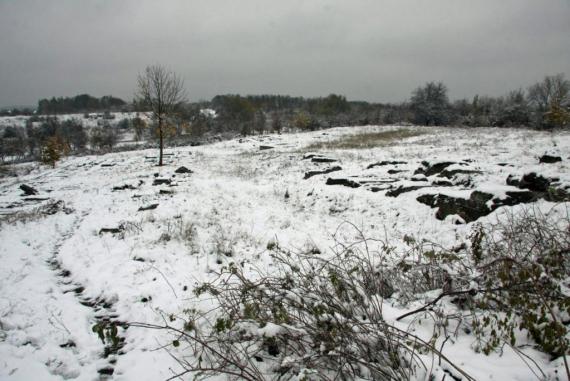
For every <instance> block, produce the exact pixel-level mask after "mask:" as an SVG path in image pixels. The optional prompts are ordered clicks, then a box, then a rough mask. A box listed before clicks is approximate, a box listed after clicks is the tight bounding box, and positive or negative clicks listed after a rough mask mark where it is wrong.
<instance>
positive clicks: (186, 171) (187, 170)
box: [174, 166, 194, 173]
mask: <svg viewBox="0 0 570 381" xmlns="http://www.w3.org/2000/svg"><path fill="white" fill-rule="evenodd" d="M174 173H194V172H192V170H191V169H188V168H186V167H185V166H182V167H179V168H178V169H177V170H176V171H174Z"/></svg>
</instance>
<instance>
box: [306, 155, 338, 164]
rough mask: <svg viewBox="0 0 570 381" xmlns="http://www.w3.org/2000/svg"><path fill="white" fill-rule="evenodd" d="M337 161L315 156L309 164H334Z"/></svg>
mask: <svg viewBox="0 0 570 381" xmlns="http://www.w3.org/2000/svg"><path fill="white" fill-rule="evenodd" d="M336 161H338V160H337V159H331V158H329V157H324V156H315V157H313V158H311V162H313V163H334V162H336Z"/></svg>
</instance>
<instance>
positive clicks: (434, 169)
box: [416, 161, 456, 176]
mask: <svg viewBox="0 0 570 381" xmlns="http://www.w3.org/2000/svg"><path fill="white" fill-rule="evenodd" d="M422 164H423V165H424V166H425V167H426V168H425V170H424V171H423V172H420V173H423V174H424V175H426V176H433V175H437V174H438V173H440V172H441V171H443V170H444V169H445V168H447V167H449V166H450V165H453V164H456V163H455V162H454V161H444V162H441V163H436V164H434V165H430V164H429V163H428V162H426V161H423V162H422ZM416 171H417V170H416Z"/></svg>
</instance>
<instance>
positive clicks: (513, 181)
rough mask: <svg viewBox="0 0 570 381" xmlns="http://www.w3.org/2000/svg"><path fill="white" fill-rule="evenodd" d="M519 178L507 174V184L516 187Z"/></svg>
mask: <svg viewBox="0 0 570 381" xmlns="http://www.w3.org/2000/svg"><path fill="white" fill-rule="evenodd" d="M520 182H521V181H520V179H517V178H516V177H515V176H513V175H508V176H507V185H510V186H513V187H517V188H518V186H519V184H520Z"/></svg>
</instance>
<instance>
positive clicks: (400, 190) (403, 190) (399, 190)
mask: <svg viewBox="0 0 570 381" xmlns="http://www.w3.org/2000/svg"><path fill="white" fill-rule="evenodd" d="M425 187H427V185H412V186H409V187H405V186H399V187H398V188H396V189H394V190H390V191H388V192H386V196H388V197H398V196H399V195H401V194H402V193H407V192H412V191H415V190H418V189H422V188H425Z"/></svg>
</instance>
